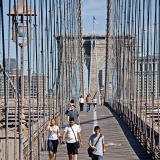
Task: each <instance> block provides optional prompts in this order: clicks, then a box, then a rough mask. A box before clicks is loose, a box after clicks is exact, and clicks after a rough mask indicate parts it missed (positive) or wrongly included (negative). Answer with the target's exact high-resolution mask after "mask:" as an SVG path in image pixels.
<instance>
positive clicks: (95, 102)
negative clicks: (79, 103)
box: [92, 96, 97, 111]
mask: <svg viewBox="0 0 160 160" xmlns="http://www.w3.org/2000/svg"><path fill="white" fill-rule="evenodd" d="M92 102H93V106H94V110H95V111H96V106H97V99H96V97H95V96H94V97H93V101H92Z"/></svg>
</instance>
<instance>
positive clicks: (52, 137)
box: [46, 118, 61, 160]
mask: <svg viewBox="0 0 160 160" xmlns="http://www.w3.org/2000/svg"><path fill="white" fill-rule="evenodd" d="M46 131H48V133H49V134H48V143H47V145H48V153H49V158H50V160H56V152H57V147H58V144H59V142H58V138H59V140H60V131H59V127H58V126H57V125H56V119H55V118H52V119H51V121H49V122H48V125H47V127H46ZM60 143H61V141H60Z"/></svg>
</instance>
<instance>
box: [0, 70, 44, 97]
mask: <svg viewBox="0 0 160 160" xmlns="http://www.w3.org/2000/svg"><path fill="white" fill-rule="evenodd" d="M9 78H10V80H11V81H12V83H13V85H14V86H15V87H16V82H17V81H16V71H15V70H13V72H12V73H11V74H10V76H9ZM43 80H44V82H43ZM7 81H8V80H6V89H7V94H8V86H7V84H8V83H7ZM20 81H21V78H20V71H19V92H20V93H21V84H20V83H21V82H20ZM30 83H31V84H30V97H31V98H37V76H36V75H31V80H30ZM43 84H44V93H46V77H45V76H43V75H38V89H39V91H38V92H39V97H40V98H41V99H42V97H43ZM0 86H1V87H0V98H4V76H3V74H0ZM12 88H13V87H12V86H11V85H9V98H15V93H14V91H13V89H12ZM28 97H29V86H28V76H27V75H24V98H28Z"/></svg>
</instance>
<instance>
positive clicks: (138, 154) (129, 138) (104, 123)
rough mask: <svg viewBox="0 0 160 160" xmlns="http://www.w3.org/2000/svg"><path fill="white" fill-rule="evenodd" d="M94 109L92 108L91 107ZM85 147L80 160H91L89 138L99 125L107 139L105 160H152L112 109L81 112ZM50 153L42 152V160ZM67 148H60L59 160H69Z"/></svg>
mask: <svg viewBox="0 0 160 160" xmlns="http://www.w3.org/2000/svg"><path fill="white" fill-rule="evenodd" d="M91 108H92V107H91ZM80 118H81V127H82V132H81V133H82V138H83V144H84V146H83V147H82V148H80V149H79V155H78V160H91V158H89V157H88V154H87V148H88V144H87V142H88V138H89V136H90V135H91V134H92V133H93V127H94V125H97V124H98V125H99V126H100V128H101V133H102V134H103V135H104V137H105V144H106V153H105V154H104V159H103V160H139V159H140V160H150V159H151V158H150V157H149V155H147V153H146V151H145V150H144V149H143V148H142V147H141V146H140V144H139V143H138V140H137V139H136V138H135V137H134V136H133V135H132V133H131V132H130V130H129V129H128V127H127V126H126V125H125V124H124V122H123V121H122V120H121V119H120V118H119V117H118V116H117V115H116V114H115V113H114V112H112V110H111V109H110V108H107V107H105V106H97V111H92V109H91V112H81V113H80ZM48 159H49V158H48V152H42V160H48ZM67 159H68V156H67V149H66V146H59V148H58V152H57V160H67Z"/></svg>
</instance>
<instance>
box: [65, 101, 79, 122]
mask: <svg viewBox="0 0 160 160" xmlns="http://www.w3.org/2000/svg"><path fill="white" fill-rule="evenodd" d="M71 109H72V110H70V111H69V113H68V121H69V118H70V117H73V118H74V123H75V124H78V125H79V124H80V118H79V113H78V111H77V110H76V106H75V104H71Z"/></svg>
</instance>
